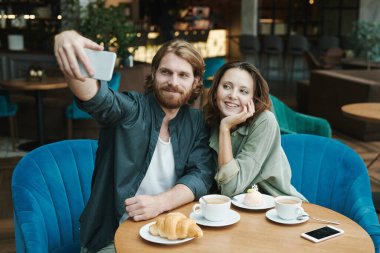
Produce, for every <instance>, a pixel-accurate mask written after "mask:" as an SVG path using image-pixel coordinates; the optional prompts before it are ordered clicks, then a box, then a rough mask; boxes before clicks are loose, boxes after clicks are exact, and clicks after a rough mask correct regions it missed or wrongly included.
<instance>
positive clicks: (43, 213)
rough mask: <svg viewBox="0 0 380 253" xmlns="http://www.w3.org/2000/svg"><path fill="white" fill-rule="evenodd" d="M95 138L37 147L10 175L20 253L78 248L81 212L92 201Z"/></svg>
mask: <svg viewBox="0 0 380 253" xmlns="http://www.w3.org/2000/svg"><path fill="white" fill-rule="evenodd" d="M96 149H97V141H95V140H66V141H61V142H56V143H52V144H48V145H45V146H42V147H39V148H37V149H35V150H33V151H32V152H30V153H28V154H27V155H26V156H25V157H23V159H22V160H21V161H20V162H19V163H18V165H17V166H16V168H15V170H14V172H13V177H12V194H13V206H14V226H15V236H16V250H17V252H34V253H42V252H55V253H57V252H68V253H69V252H70V253H71V252H79V251H80V243H79V216H80V214H81V213H82V211H83V208H84V206H85V204H86V203H87V201H88V198H89V196H90V190H91V178H92V173H93V170H94V162H95V152H96Z"/></svg>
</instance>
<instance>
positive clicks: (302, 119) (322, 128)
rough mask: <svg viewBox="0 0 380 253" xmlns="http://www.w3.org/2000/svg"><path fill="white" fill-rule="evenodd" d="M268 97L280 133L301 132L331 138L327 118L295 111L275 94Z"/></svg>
mask: <svg viewBox="0 0 380 253" xmlns="http://www.w3.org/2000/svg"><path fill="white" fill-rule="evenodd" d="M270 98H271V100H272V111H273V113H274V115H275V116H276V119H277V121H278V124H279V126H280V130H281V134H292V133H299V134H301V133H302V134H314V135H320V136H325V137H329V138H331V132H332V131H331V126H330V124H329V122H328V121H327V120H325V119H323V118H319V117H314V116H310V115H306V114H302V113H298V112H295V111H293V110H292V109H291V108H289V107H288V106H287V105H286V104H284V103H283V102H282V101H281V100H279V99H278V98H276V97H275V96H273V95H270Z"/></svg>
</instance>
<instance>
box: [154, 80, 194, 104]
mask: <svg viewBox="0 0 380 253" xmlns="http://www.w3.org/2000/svg"><path fill="white" fill-rule="evenodd" d="M153 92H154V95H155V96H156V98H157V100H158V103H159V104H160V105H161V106H163V107H165V108H167V109H178V108H180V107H181V106H182V105H184V104H186V103H187V102H188V101H189V98H190V97H191V94H192V92H193V89H190V90H189V91H186V90H185V89H182V88H179V87H173V86H171V85H166V86H163V87H160V88H158V87H157V84H154V85H153ZM170 92H176V93H173V94H171V93H170Z"/></svg>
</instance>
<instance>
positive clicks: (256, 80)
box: [204, 61, 272, 127]
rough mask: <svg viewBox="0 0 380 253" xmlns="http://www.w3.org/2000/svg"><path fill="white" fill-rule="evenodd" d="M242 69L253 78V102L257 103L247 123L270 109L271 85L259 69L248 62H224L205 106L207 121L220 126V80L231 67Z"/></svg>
mask: <svg viewBox="0 0 380 253" xmlns="http://www.w3.org/2000/svg"><path fill="white" fill-rule="evenodd" d="M234 68H237V69H241V70H245V71H247V72H248V74H249V75H250V76H251V77H252V80H253V85H254V87H253V90H254V93H253V103H254V105H255V114H253V117H251V118H249V119H247V121H246V123H245V124H248V123H249V122H251V121H252V120H253V119H254V118H255V117H257V116H258V115H260V113H262V112H263V111H265V110H270V108H271V106H272V102H271V100H270V98H269V87H268V84H267V82H266V81H265V79H264V78H263V76H262V75H261V74H260V72H259V70H258V69H257V68H256V67H255V66H253V65H252V64H250V63H248V62H239V61H237V62H230V63H226V64H224V65H223V66H222V67H221V68H220V69H219V70H218V71H217V72H216V74H215V75H214V78H213V80H212V86H211V89H210V92H209V94H208V98H207V104H206V105H205V108H204V113H205V120H206V123H207V124H208V125H210V126H213V127H214V126H218V125H219V124H220V121H221V120H222V116H221V112H220V110H219V108H218V106H217V103H216V93H217V90H218V87H219V85H220V80H221V79H222V77H223V75H224V74H225V73H226V72H227V70H229V69H234Z"/></svg>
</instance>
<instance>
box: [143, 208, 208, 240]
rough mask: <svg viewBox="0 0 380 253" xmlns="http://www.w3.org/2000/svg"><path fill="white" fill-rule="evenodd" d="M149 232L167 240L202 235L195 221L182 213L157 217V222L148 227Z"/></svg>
mask: <svg viewBox="0 0 380 253" xmlns="http://www.w3.org/2000/svg"><path fill="white" fill-rule="evenodd" d="M149 232H150V233H151V234H152V235H159V236H161V237H164V238H167V239H169V240H177V239H184V238H188V237H195V238H197V237H202V236H203V231H202V229H201V228H200V227H199V226H198V225H197V224H196V223H195V221H194V220H192V219H189V218H187V217H186V216H185V215H184V214H182V213H168V214H167V215H165V216H163V217H160V218H158V219H157V222H156V223H155V224H152V225H151V226H150V227H149Z"/></svg>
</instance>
